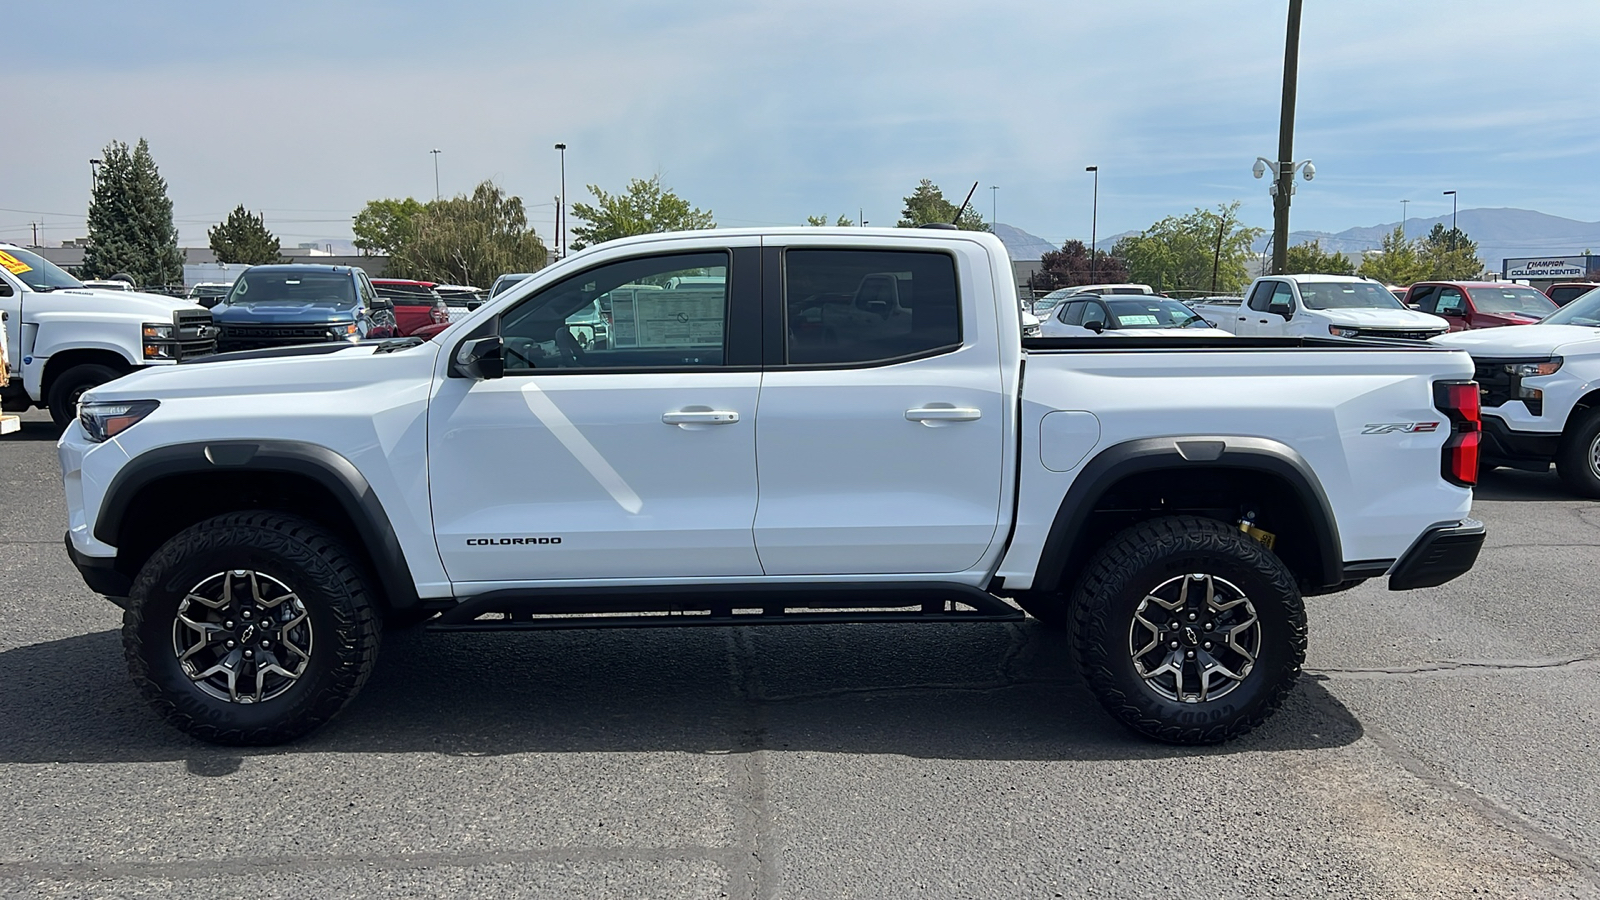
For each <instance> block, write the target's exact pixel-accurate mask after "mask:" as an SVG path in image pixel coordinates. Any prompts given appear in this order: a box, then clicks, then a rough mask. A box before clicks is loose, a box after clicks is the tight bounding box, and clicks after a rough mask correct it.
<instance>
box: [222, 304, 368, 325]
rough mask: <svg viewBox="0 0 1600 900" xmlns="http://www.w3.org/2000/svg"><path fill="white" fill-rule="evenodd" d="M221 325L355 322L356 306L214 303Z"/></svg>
mask: <svg viewBox="0 0 1600 900" xmlns="http://www.w3.org/2000/svg"><path fill="white" fill-rule="evenodd" d="M211 317H212V319H214V320H215V321H216V323H217V324H218V325H244V324H253V325H329V324H336V323H343V322H352V321H354V320H355V318H356V308H355V307H354V306H350V305H348V304H333V303H242V304H236V305H225V306H214V307H212V308H211Z"/></svg>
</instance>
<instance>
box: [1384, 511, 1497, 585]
mask: <svg viewBox="0 0 1600 900" xmlns="http://www.w3.org/2000/svg"><path fill="white" fill-rule="evenodd" d="M1487 534H1488V529H1486V528H1484V527H1483V523H1482V522H1479V521H1478V520H1477V519H1462V520H1461V521H1460V522H1456V523H1453V524H1445V525H1435V526H1433V527H1432V528H1430V529H1428V530H1427V531H1425V532H1423V534H1422V537H1419V538H1417V540H1416V543H1414V544H1412V545H1411V549H1410V550H1407V551H1406V554H1405V556H1402V557H1400V561H1399V562H1398V563H1395V566H1394V568H1393V569H1390V570H1389V590H1391V591H1409V590H1413V589H1415V588H1425V587H1438V586H1439V585H1441V584H1444V583H1445V582H1447V581H1451V580H1453V579H1455V578H1457V577H1459V576H1461V575H1463V574H1465V573H1466V572H1467V570H1468V569H1471V568H1472V564H1473V563H1475V562H1477V561H1478V551H1479V550H1481V549H1483V539H1484V537H1485V536H1486V535H1487Z"/></svg>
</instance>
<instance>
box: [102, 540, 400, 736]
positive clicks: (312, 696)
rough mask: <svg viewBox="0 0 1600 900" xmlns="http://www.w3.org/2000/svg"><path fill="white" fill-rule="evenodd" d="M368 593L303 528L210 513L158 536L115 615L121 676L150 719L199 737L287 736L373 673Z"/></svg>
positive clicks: (374, 621)
mask: <svg viewBox="0 0 1600 900" xmlns="http://www.w3.org/2000/svg"><path fill="white" fill-rule="evenodd" d="M369 597H370V595H369V592H368V591H367V588H366V585H365V583H364V580H363V578H362V577H361V571H360V569H359V567H358V566H357V565H356V563H355V561H354V559H353V558H352V556H351V555H350V553H349V552H348V551H346V550H345V549H344V548H343V547H341V546H340V544H339V542H338V540H337V539H336V538H334V537H333V535H331V534H329V533H328V532H326V531H324V530H322V529H320V528H318V527H317V526H315V525H313V524H312V523H310V522H308V521H305V520H303V519H298V518H295V517H292V516H287V515H280V514H277V513H269V512H249V513H228V514H226V515H221V516H217V517H216V518H213V519H209V520H207V521H204V522H201V523H199V524H197V525H194V526H192V527H190V528H188V529H185V530H184V531H182V532H179V533H178V534H177V535H176V536H175V537H173V538H172V539H171V540H169V541H167V542H166V544H164V545H163V546H162V547H161V549H159V550H157V551H156V553H155V554H154V555H153V556H151V557H150V560H149V561H148V562H146V563H145V565H144V568H143V569H142V570H141V571H140V573H139V576H138V578H137V579H135V581H134V584H133V589H132V591H131V592H130V594H129V598H128V608H127V612H126V613H125V614H124V615H123V620H122V641H123V649H124V651H125V653H126V656H127V660H128V669H129V671H130V673H131V674H132V676H133V680H134V683H135V684H137V685H138V686H139V688H140V689H141V690H142V691H143V692H144V694H145V697H146V698H147V699H148V700H149V701H150V703H151V705H152V706H154V707H155V709H156V712H158V713H160V714H161V716H162V717H163V718H165V719H166V720H167V722H168V723H170V724H172V725H174V726H176V727H177V728H179V729H181V730H183V731H186V732H188V733H189V734H191V735H194V736H195V737H197V738H200V739H201V740H206V741H212V742H214V743H219V744H258V745H259V744H277V743H282V742H284V741H289V740H293V739H295V738H297V737H300V736H301V735H303V734H306V733H307V732H309V731H311V730H313V729H315V728H317V727H318V726H320V725H321V724H323V723H324V722H326V721H327V720H328V719H331V718H332V717H333V716H334V714H335V713H337V712H338V711H339V710H340V709H342V708H343V707H344V705H345V704H346V703H348V702H349V701H350V699H351V698H352V697H354V696H355V695H356V692H357V691H359V690H360V688H361V685H362V684H363V683H364V682H365V681H366V680H367V676H368V675H369V674H371V672H372V666H373V663H374V661H375V660H376V658H377V652H378V631H379V620H378V616H377V615H376V613H375V611H374V609H373V604H372V601H371V600H370V599H369Z"/></svg>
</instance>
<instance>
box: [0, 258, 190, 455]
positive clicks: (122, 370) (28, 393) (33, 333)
mask: <svg viewBox="0 0 1600 900" xmlns="http://www.w3.org/2000/svg"><path fill="white" fill-rule="evenodd" d="M0 311H4V312H5V313H6V314H7V315H6V324H5V328H6V339H7V343H8V344H9V349H10V351H11V362H10V375H11V379H12V383H11V385H10V386H9V387H7V388H6V392H7V395H8V397H7V399H8V400H11V401H14V402H17V403H18V404H19V405H26V404H31V405H34V406H41V407H45V408H48V409H49V410H50V416H51V418H53V419H55V421H56V424H57V425H61V426H65V425H66V424H67V423H68V422H70V421H72V418H73V416H75V415H76V414H77V405H78V398H79V397H81V396H82V395H83V392H84V391H87V390H88V389H90V388H92V387H95V386H96V385H101V384H104V383H106V382H108V381H111V380H112V379H114V378H120V377H121V376H123V375H126V374H127V373H129V372H132V371H134V370H136V369H144V368H159V367H163V366H173V365H177V363H178V362H179V361H180V360H184V359H194V358H196V357H199V356H205V355H208V354H211V353H215V352H216V349H217V335H216V328H215V327H214V326H213V325H212V324H211V313H210V312H208V311H207V310H205V309H204V308H203V307H200V306H197V305H195V304H193V303H190V302H188V301H186V300H176V299H173V298H171V297H162V296H158V295H156V294H144V293H139V292H136V291H102V290H91V289H89V288H85V287H84V286H83V284H82V283H81V282H79V281H78V280H77V279H76V278H73V277H72V276H71V275H68V274H67V273H66V272H64V271H62V270H61V269H60V268H58V267H57V266H56V265H55V264H54V263H51V262H50V261H49V260H47V259H45V258H44V257H42V256H40V255H38V254H37V253H34V252H33V251H31V250H27V249H24V248H22V247H18V246H15V245H12V244H0ZM8 405H9V404H8Z"/></svg>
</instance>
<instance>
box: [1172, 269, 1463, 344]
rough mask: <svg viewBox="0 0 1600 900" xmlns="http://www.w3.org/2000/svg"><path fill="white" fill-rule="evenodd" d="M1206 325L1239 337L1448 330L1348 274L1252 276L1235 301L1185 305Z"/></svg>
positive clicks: (1411, 334) (1418, 336) (1410, 334)
mask: <svg viewBox="0 0 1600 900" xmlns="http://www.w3.org/2000/svg"><path fill="white" fill-rule="evenodd" d="M1189 305H1190V306H1191V307H1193V308H1194V311H1195V312H1197V313H1199V314H1200V315H1202V316H1205V317H1206V321H1208V322H1210V323H1211V324H1213V325H1215V326H1217V327H1218V328H1221V329H1222V330H1224V331H1231V332H1233V333H1234V334H1237V335H1240V336H1243V337H1318V338H1324V337H1329V336H1333V337H1346V338H1355V337H1376V338H1400V339H1405V340H1413V341H1418V340H1427V339H1429V338H1432V337H1434V336H1436V335H1440V334H1444V333H1445V332H1447V331H1449V330H1450V323H1449V322H1446V321H1445V320H1444V319H1441V318H1439V317H1438V316H1433V315H1429V314H1427V313H1422V312H1417V311H1416V310H1414V309H1407V308H1406V305H1405V304H1404V303H1401V302H1400V300H1399V298H1397V297H1395V295H1394V294H1392V293H1390V292H1389V289H1388V288H1386V287H1384V286H1383V285H1381V284H1379V283H1378V282H1376V281H1373V280H1371V279H1369V278H1357V277H1355V276H1351V275H1270V276H1267V277H1264V278H1257V279H1256V280H1255V281H1254V282H1252V283H1251V285H1250V289H1249V290H1248V291H1246V292H1245V295H1244V297H1243V298H1242V299H1241V300H1240V301H1237V302H1233V303H1226V302H1221V301H1218V300H1216V299H1215V298H1211V299H1207V300H1203V301H1196V302H1192V303H1190V304H1189Z"/></svg>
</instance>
